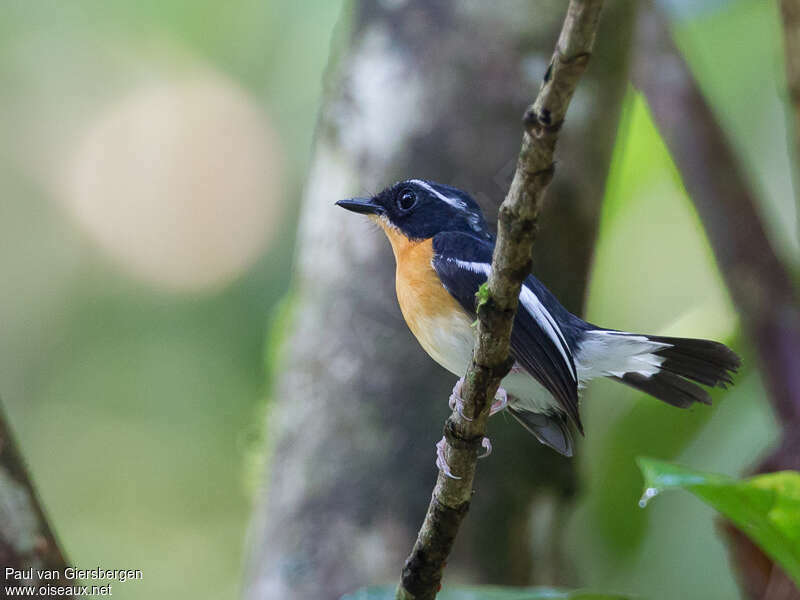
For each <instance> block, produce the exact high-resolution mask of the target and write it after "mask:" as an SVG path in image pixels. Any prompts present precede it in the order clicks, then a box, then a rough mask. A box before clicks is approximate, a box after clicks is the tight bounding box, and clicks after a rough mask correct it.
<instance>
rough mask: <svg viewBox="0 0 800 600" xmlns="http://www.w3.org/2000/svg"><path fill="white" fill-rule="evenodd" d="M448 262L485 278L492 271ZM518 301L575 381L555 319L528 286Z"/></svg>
mask: <svg viewBox="0 0 800 600" xmlns="http://www.w3.org/2000/svg"><path fill="white" fill-rule="evenodd" d="M449 260H451V261H453V262H454V263H455V264H456V265H458V266H459V267H461V268H462V269H466V270H467V271H472V272H473V273H479V274H483V275H486V276H487V277H488V276H489V273H490V272H491V270H492V266H491V265H490V264H488V263H483V262H470V261H466V260H459V259H457V258H451V259H449ZM519 301H520V302H521V303H522V306H523V308H525V309H526V310H527V311H528V312H529V313H530V315H531V316H532V317H533V318H534V320H535V321H536V322H537V323H538V324H539V327H541V328H542V329H543V330H544V332H545V333H546V334H547V336H548V337H549V338H550V339H551V340H552V341H553V343H554V344H555V346H556V348H558V351H559V352H560V353H561V357H562V358H563V359H564V362H565V363H566V364H567V368H568V369H569V372H570V373H571V374H572V378H573V379H574V380H575V381H577V380H578V374H577V373H576V372H575V365H574V364H573V362H572V361H571V360H570V358H569V357H570V355H571V354H572V352H571V351H570V349H569V346H568V345H567V341H566V340H565V339H564V334H563V333H561V329H560V328H559V326H558V323H556V321H555V319H554V318H553V315H551V314H550V311H548V310H547V308H545V306H544V304H542V302H541V300H539V297H538V296H537V295H536V294H534V293H533V290H531V289H530V288H528V286H526V285H525V284H522V289H521V290H520V293H519Z"/></svg>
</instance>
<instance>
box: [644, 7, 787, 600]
mask: <svg viewBox="0 0 800 600" xmlns="http://www.w3.org/2000/svg"><path fill="white" fill-rule="evenodd" d="M637 35H638V40H639V43H638V44H637V51H638V56H639V57H640V60H639V61H638V62H637V65H636V69H635V82H636V83H637V84H638V85H639V86H641V89H642V91H643V92H644V94H645V96H646V97H647V101H648V104H649V106H650V110H651V113H652V115H653V120H654V121H655V123H656V124H657V126H658V128H659V130H660V132H661V135H662V137H663V138H664V141H665V143H666V145H667V147H668V148H669V151H670V153H671V155H672V158H673V160H674V161H675V164H676V165H677V167H678V170H679V171H680V174H681V177H682V179H683V183H684V185H685V186H686V191H687V192H688V193H689V196H690V197H691V199H692V201H693V202H694V205H695V207H696V208H697V212H698V214H699V215H700V219H701V220H702V221H703V225H704V227H705V230H706V234H707V235H708V239H709V242H710V243H711V247H712V249H713V251H714V255H715V257H716V259H717V264H718V265H719V268H720V271H721V272H722V275H723V277H724V279H725V282H726V284H727V287H728V290H729V291H730V294H731V297H732V299H733V301H734V303H735V304H736V308H737V309H738V312H739V316H740V318H741V322H742V327H743V329H744V331H745V333H746V335H747V336H748V338H749V339H750V340H751V341H752V343H753V346H754V347H755V349H756V351H757V354H758V359H759V363H760V369H761V373H762V376H763V378H764V383H765V386H766V388H767V390H768V392H769V398H770V400H771V403H772V407H773V410H774V411H775V414H776V417H777V420H778V422H779V425H780V427H781V439H780V440H779V441H778V443H777V444H776V447H775V448H774V449H773V451H772V452H771V453H770V454H769V456H767V458H766V459H764V460H763V461H762V462H761V463H760V464H759V465H758V466H757V467H755V468H754V469H753V473H768V472H773V471H779V470H783V469H800V297H799V296H798V292H797V290H796V289H795V286H794V283H793V281H792V277H791V274H790V273H789V272H788V271H787V270H786V268H785V266H784V265H783V264H782V263H781V261H780V259H779V258H778V256H777V255H776V254H775V252H774V250H773V248H772V245H771V243H770V241H769V238H768V237H767V233H766V231H765V229H764V226H763V224H762V222H761V218H760V216H759V210H758V202H757V200H756V198H755V197H754V196H753V194H752V191H751V189H750V185H749V183H748V182H747V180H746V178H745V176H744V174H743V171H742V170H741V168H740V165H739V163H738V160H737V158H736V156H735V155H734V152H733V149H732V147H731V145H730V144H729V142H728V140H727V138H726V135H725V132H724V131H723V130H722V129H721V127H720V126H719V124H718V122H717V120H716V118H715V116H714V113H713V111H712V110H711V107H710V106H709V105H708V103H707V102H706V100H705V98H703V95H702V94H701V92H700V90H699V88H698V86H697V83H696V82H695V80H694V78H693V77H692V74H691V72H690V71H689V68H688V67H687V65H686V63H685V61H684V59H683V57H682V56H681V54H680V52H679V51H678V50H677V48H675V46H674V44H673V42H672V39H671V38H670V35H669V32H668V31H667V29H666V24H665V22H664V20H663V19H662V18H661V16H660V15H658V14H657V13H656V12H655V11H653V10H648V11H642V18H641V19H640V23H639V25H638V32H637ZM725 530H726V531H727V532H728V535H729V542H730V543H729V547H730V549H731V554H732V557H733V559H734V562H735V564H736V566H737V570H738V574H739V578H740V581H741V583H742V587H743V589H744V591H745V592H746V593H747V594H748V595H749V596H750V597H751V598H754V599H755V598H758V599H761V600H800V590H797V588H795V587H794V585H793V584H792V583H791V580H790V579H789V578H788V577H787V576H786V574H785V573H784V572H783V571H782V570H781V569H780V567H778V566H777V565H774V564H773V563H772V561H771V560H770V559H768V558H767V557H766V556H765V555H764V554H763V553H762V552H761V551H760V550H759V549H758V548H757V547H756V546H755V545H753V544H752V543H751V542H750V541H749V539H748V538H747V537H745V536H744V535H743V534H741V533H740V532H738V531H737V530H736V529H734V528H733V527H731V526H726V527H725Z"/></svg>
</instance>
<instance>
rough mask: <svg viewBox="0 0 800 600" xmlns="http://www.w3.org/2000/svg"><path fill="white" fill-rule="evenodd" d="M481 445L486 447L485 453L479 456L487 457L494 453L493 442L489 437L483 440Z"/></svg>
mask: <svg viewBox="0 0 800 600" xmlns="http://www.w3.org/2000/svg"><path fill="white" fill-rule="evenodd" d="M481 446H483V448H484V453H483V454H480V455H478V458H486V457H487V456H489V455H490V454H491V453H492V442H491V440H490V439H489V438H488V437H485V438H483V439H482V440H481Z"/></svg>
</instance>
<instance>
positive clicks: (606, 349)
mask: <svg viewBox="0 0 800 600" xmlns="http://www.w3.org/2000/svg"><path fill="white" fill-rule="evenodd" d="M336 204H338V205H339V206H341V207H343V208H346V209H348V210H351V211H353V212H357V213H362V214H366V215H368V216H369V217H370V218H371V219H372V220H374V221H375V222H376V223H377V224H378V225H379V226H380V227H381V229H383V231H384V233H385V234H386V236H387V237H388V238H389V242H390V243H391V245H392V250H393V251H394V256H395V260H396V262H397V274H396V287H397V299H398V301H399V303H400V309H401V311H402V313H403V317H404V318H405V320H406V323H407V324H408V326H409V328H410V329H411V331H412V333H413V334H414V336H415V337H416V338H417V340H418V341H419V343H420V344H421V345H422V347H423V348H424V349H425V351H426V352H427V353H428V354H429V355H430V356H431V358H433V359H434V360H435V361H436V362H437V363H439V364H440V365H442V366H443V367H444V368H445V369H447V370H448V371H450V372H452V373H454V374H455V375H457V376H459V377H463V375H464V373H465V372H466V370H467V367H468V366H469V362H470V359H471V357H472V348H473V345H474V329H473V328H472V326H471V325H472V323H473V322H474V321H475V317H476V313H475V308H476V293H477V291H478V289H479V288H480V286H481V284H483V283H484V282H485V281H486V280H487V279H488V276H489V273H490V271H491V262H492V251H493V249H494V243H495V240H494V236H493V235H492V234H491V233H490V231H489V229H488V225H487V223H486V220H485V219H484V217H483V214H482V213H481V211H480V208H479V207H478V205H477V203H476V202H475V201H474V200H473V199H472V198H471V197H470V196H469V194H467V193H465V192H463V191H461V190H458V189H456V188H454V187H450V186H446V185H442V184H438V183H434V182H432V181H424V180H421V179H409V180H406V181H401V182H399V183H397V184H395V185H393V186H391V187H389V188H387V189H385V190H383V191H382V192H380V193H379V194H377V195H375V196H373V197H372V198H354V199H350V200H340V201H338V202H337V203H336ZM511 354H512V357H513V358H514V360H515V361H516V362H515V364H514V366H513V367H512V369H511V371H510V373H509V374H508V375H507V376H506V377H505V378H504V379H503V382H502V384H501V385H502V388H504V389H501V390H500V392H499V394H498V399H497V400H496V402H495V403H494V404H493V405H492V409H491V411H490V414H494V413H495V412H498V411H500V410H503V409H504V408H505V407H506V404H507V408H508V411H509V412H510V413H511V415H513V416H514V417H515V418H516V419H517V420H518V421H519V422H520V423H521V424H522V425H523V426H524V427H525V428H526V429H528V430H529V431H530V432H531V433H533V435H535V436H536V438H537V439H538V440H539V441H540V442H541V443H543V444H545V445H547V446H550V447H551V448H553V449H555V450H556V451H558V452H560V453H561V454H564V455H566V456H571V455H572V452H573V442H572V436H571V434H570V427H569V423H570V422H571V423H572V424H573V425H574V426H575V427H576V428H577V429H578V431H580V432H581V433H583V426H582V424H581V419H580V413H579V410H578V408H579V406H578V398H579V393H580V391H581V390H582V389H583V388H584V387H585V386H586V384H587V383H588V382H589V381H590V380H591V379H594V378H595V377H608V378H611V379H615V380H616V381H619V382H621V383H625V384H627V385H629V386H631V387H634V388H636V389H638V390H641V391H643V392H646V393H648V394H650V395H651V396H654V397H656V398H658V399H659V400H662V401H664V402H666V403H668V404H671V405H672V406H677V407H679V408H687V407H689V406H691V405H692V404H694V403H695V402H700V403H703V404H710V403H711V400H710V397H709V395H708V392H707V391H706V390H704V389H703V388H702V387H700V385H698V384H702V385H706V386H711V387H713V386H719V387H725V386H726V384H729V383H732V378H731V376H732V374H733V373H735V372H736V370H737V369H738V367H739V365H740V360H739V357H738V356H737V355H736V354H735V353H734V352H733V351H732V350H730V349H729V348H727V347H726V346H725V345H723V344H720V343H719V342H713V341H710V340H701V339H690V338H674V337H662V336H653V335H644V334H637V333H628V332H625V331H615V330H613V329H606V328H603V327H598V326H596V325H592V324H591V323H587V322H586V321H584V320H583V319H581V318H579V317H577V316H575V315H573V314H572V313H570V312H569V311H568V310H567V309H565V308H564V307H563V306H562V305H561V304H560V303H559V302H558V300H557V299H556V298H555V296H553V294H551V293H550V292H549V291H548V290H547V288H545V287H544V285H542V283H541V282H540V281H539V280H538V279H536V278H535V277H534V276H533V275H529V276H528V277H527V278H526V279H525V281H524V282H523V286H522V290H521V291H520V296H519V308H518V310H517V315H516V317H515V319H514V326H513V330H512V333H511ZM506 392H507V396H506ZM451 405H453V406H457V407H459V408H460V405H461V399H460V386H459V385H458V384H457V386H456V388H455V389H454V392H453V396H451ZM439 459H440V461H439V464H440V467H443V469H444V470H445V472H446V473H448V470H447V468H446V467H447V466H446V464H444V465H443V464H442V463H443V460H442V456H441V453H440V456H439ZM448 474H449V475H451V474H450V473H448Z"/></svg>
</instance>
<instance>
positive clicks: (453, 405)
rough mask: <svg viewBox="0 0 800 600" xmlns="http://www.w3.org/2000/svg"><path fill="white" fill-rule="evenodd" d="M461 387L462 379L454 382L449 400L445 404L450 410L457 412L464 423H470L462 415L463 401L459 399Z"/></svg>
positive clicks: (465, 416)
mask: <svg viewBox="0 0 800 600" xmlns="http://www.w3.org/2000/svg"><path fill="white" fill-rule="evenodd" d="M463 385H464V378H463V377H462V378H461V379H459V380H458V381H456V384H455V385H454V386H453V393H452V394H450V400H448V402H447V404H448V405H449V406H450V410H456V411H458V414H459V415H460V416H461V418H462V419H464V420H465V421H472V419H470V418H469V417H468V416H467V415H465V414H464V401H463V400H462V399H461V387H462V386H463Z"/></svg>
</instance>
